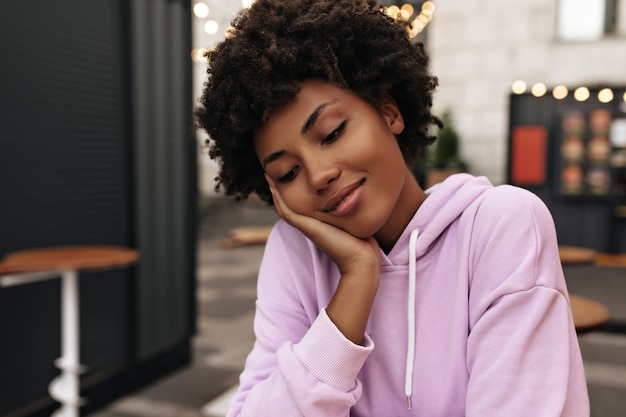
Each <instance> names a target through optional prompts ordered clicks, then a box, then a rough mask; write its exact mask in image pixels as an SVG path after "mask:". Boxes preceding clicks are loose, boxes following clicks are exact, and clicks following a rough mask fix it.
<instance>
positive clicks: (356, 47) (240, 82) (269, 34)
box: [195, 0, 441, 204]
mask: <svg viewBox="0 0 626 417" xmlns="http://www.w3.org/2000/svg"><path fill="white" fill-rule="evenodd" d="M206 58H207V61H208V69H207V73H208V79H207V81H206V82H205V84H204V90H203V93H202V96H201V98H200V106H199V107H198V108H197V109H196V111H195V116H196V125H197V128H199V129H203V130H205V131H206V133H208V135H209V139H208V140H207V145H208V150H209V156H210V157H211V158H212V159H214V160H216V161H217V162H218V164H219V168H220V169H219V174H218V177H216V181H217V184H216V190H219V189H220V188H221V187H223V189H224V192H225V194H226V195H230V196H235V198H236V200H242V199H246V198H247V197H248V196H249V195H250V194H253V193H255V194H257V195H258V196H259V197H260V199H261V200H263V201H265V202H267V203H269V204H272V197H271V194H270V191H269V186H268V184H267V182H266V181H265V178H264V172H263V168H262V166H261V164H260V163H259V161H258V158H257V156H256V154H255V152H254V148H253V144H252V139H253V137H254V135H255V133H256V132H258V131H259V130H260V129H261V128H262V127H263V126H264V125H265V124H266V123H267V121H268V120H269V118H270V116H271V115H272V114H273V112H275V111H276V110H277V109H279V108H281V107H284V106H285V105H287V104H289V103H290V102H292V101H293V100H295V98H296V96H297V94H298V92H299V86H300V84H301V82H302V81H304V80H308V79H318V80H323V81H327V82H329V83H331V84H333V85H335V86H337V87H339V88H344V89H349V90H351V91H352V92H354V93H355V94H357V95H358V96H359V97H361V98H362V99H363V100H365V101H366V102H368V103H370V104H371V105H372V106H373V107H375V108H378V106H377V104H379V103H380V102H381V100H382V99H383V98H384V97H386V95H387V94H388V95H391V97H393V98H394V99H395V101H396V103H397V104H398V108H399V110H400V112H401V113H402V115H403V118H404V121H405V129H404V131H403V132H402V133H401V134H400V135H398V136H397V139H398V144H399V146H400V149H401V150H402V153H403V156H404V159H405V161H406V163H407V165H408V166H412V165H414V164H415V163H416V162H417V161H418V160H419V157H420V155H421V151H422V150H423V149H424V148H425V147H426V146H428V145H429V144H431V143H432V142H433V141H434V137H433V136H432V135H431V134H430V133H429V132H430V128H431V126H432V125H433V124H434V125H438V126H441V122H440V120H439V119H438V118H437V117H436V116H434V115H433V114H432V113H431V107H432V93H433V91H434V89H435V88H436V86H437V79H436V78H435V77H433V76H431V75H430V74H429V71H428V63H429V58H428V55H427V54H426V51H425V50H424V45H423V44H422V43H420V42H417V43H413V42H411V41H410V39H409V36H408V24H407V22H404V21H402V20H394V19H392V18H390V17H388V16H387V15H385V14H384V10H383V9H382V8H381V7H379V6H378V4H377V2H376V0H257V1H256V2H255V3H254V4H253V5H252V6H251V7H250V8H249V9H243V10H241V11H240V12H239V14H238V15H237V16H236V17H235V18H234V20H233V22H232V27H231V28H230V29H229V31H228V32H227V36H226V38H225V40H223V41H222V42H221V43H219V44H218V45H217V46H216V47H215V48H213V49H211V50H209V51H208V52H207V53H206Z"/></svg>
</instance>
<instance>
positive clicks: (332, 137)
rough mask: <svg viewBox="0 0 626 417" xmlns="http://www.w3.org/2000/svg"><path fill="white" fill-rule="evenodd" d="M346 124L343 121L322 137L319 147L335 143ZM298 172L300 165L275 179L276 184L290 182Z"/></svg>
mask: <svg viewBox="0 0 626 417" xmlns="http://www.w3.org/2000/svg"><path fill="white" fill-rule="evenodd" d="M347 123H348V122H347V121H343V122H342V123H341V124H340V125H339V126H337V128H336V129H334V130H333V131H332V132H330V133H329V134H328V135H327V136H326V137H324V138H323V139H322V140H321V141H320V145H322V146H324V145H329V144H331V143H333V142H335V141H336V140H337V139H339V138H340V137H341V135H342V134H343V133H344V131H345V129H346V125H347ZM299 171H300V165H296V166H294V167H293V168H291V169H290V170H289V171H288V172H287V173H285V174H284V175H282V176H280V177H279V178H277V179H276V182H279V183H287V182H289V181H292V180H293V179H294V178H295V177H296V175H298V172H299Z"/></svg>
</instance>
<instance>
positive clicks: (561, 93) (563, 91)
mask: <svg viewBox="0 0 626 417" xmlns="http://www.w3.org/2000/svg"><path fill="white" fill-rule="evenodd" d="M568 94H569V90H568V89H567V87H565V86H564V85H557V86H556V87H554V90H552V97H554V98H555V99H557V100H563V99H564V98H565V97H567V95H568Z"/></svg>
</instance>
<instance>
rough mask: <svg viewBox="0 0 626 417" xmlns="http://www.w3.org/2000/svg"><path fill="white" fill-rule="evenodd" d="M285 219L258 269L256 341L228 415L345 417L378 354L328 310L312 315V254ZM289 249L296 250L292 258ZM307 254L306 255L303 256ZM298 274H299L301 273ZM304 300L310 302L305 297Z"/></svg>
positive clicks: (273, 236)
mask: <svg viewBox="0 0 626 417" xmlns="http://www.w3.org/2000/svg"><path fill="white" fill-rule="evenodd" d="M289 228H290V226H288V225H286V224H285V223H283V222H279V224H278V225H277V227H275V228H274V230H273V232H272V234H271V235H270V238H269V239H268V243H267V246H266V250H265V254H264V257H263V262H262V265H261V269H260V272H259V282H258V300H257V303H256V313H255V319H254V332H255V337H256V341H255V344H254V347H253V349H252V351H251V352H250V354H249V355H248V358H247V360H246V364H245V369H244V371H243V373H242V374H241V377H240V386H239V390H238V392H237V394H236V395H235V397H234V398H233V400H232V401H231V404H230V406H229V410H228V413H227V417H235V416H240V417H246V416H254V417H264V416H268V417H269V416H290V417H291V416H293V417H297V416H328V417H334V416H337V417H340V416H341V417H345V416H347V415H349V413H350V408H351V407H352V406H353V405H354V404H355V403H356V402H357V401H358V399H359V398H360V395H361V384H360V382H359V381H358V380H357V374H358V372H359V371H360V369H361V367H362V366H363V364H364V362H365V360H366V359H367V357H368V355H369V353H370V352H371V351H372V349H373V343H372V341H371V339H369V338H368V337H367V336H366V340H365V343H364V346H359V345H355V344H353V343H352V342H351V341H349V340H348V339H346V338H345V337H344V336H343V334H342V333H341V332H340V331H339V330H338V329H337V328H336V327H335V325H334V324H333V323H332V321H331V320H330V319H329V318H328V315H327V314H326V311H325V309H322V310H321V311H319V312H317V311H315V314H317V317H313V318H312V319H311V315H312V312H311V311H306V309H305V307H304V306H305V305H311V304H312V303H311V298H315V294H314V293H312V292H313V291H311V289H312V288H314V286H313V285H311V286H310V287H306V286H305V288H309V291H308V292H307V293H306V294H303V295H302V296H301V295H300V294H302V293H303V289H302V287H301V286H300V285H298V282H297V281H296V280H313V279H314V277H313V276H312V274H313V273H312V272H311V271H316V270H319V268H318V267H317V266H314V265H313V264H312V263H313V262H314V261H313V260H311V259H313V258H312V257H311V256H308V259H307V256H306V254H309V255H310V249H309V248H307V247H306V245H305V243H304V242H303V240H304V239H303V238H298V239H295V240H294V239H290V238H289V235H292V237H293V232H294V231H293V230H290V229H289ZM285 248H289V251H288V252H289V254H287V253H286V251H285ZM303 255H304V256H303ZM292 271H299V274H298V273H296V272H292ZM302 297H309V298H307V299H303V298H302Z"/></svg>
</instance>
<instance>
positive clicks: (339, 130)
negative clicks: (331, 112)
mask: <svg viewBox="0 0 626 417" xmlns="http://www.w3.org/2000/svg"><path fill="white" fill-rule="evenodd" d="M345 128H346V122H345V121H344V122H342V123H341V124H340V125H339V126H338V127H337V129H335V130H333V131H332V132H330V134H329V135H328V136H326V137H325V138H324V139H322V142H321V143H322V145H328V144H329V143H333V142H334V141H336V140H337V139H338V138H339V137H340V136H341V134H342V133H343V131H344V130H345Z"/></svg>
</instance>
